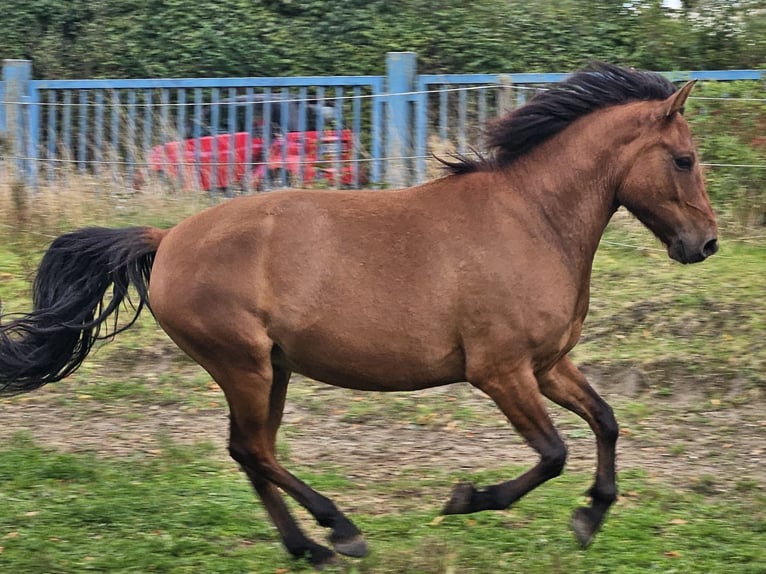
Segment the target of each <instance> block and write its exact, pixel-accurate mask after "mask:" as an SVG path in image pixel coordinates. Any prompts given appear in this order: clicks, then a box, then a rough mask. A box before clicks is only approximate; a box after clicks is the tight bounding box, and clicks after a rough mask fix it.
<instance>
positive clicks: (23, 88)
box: [3, 60, 36, 181]
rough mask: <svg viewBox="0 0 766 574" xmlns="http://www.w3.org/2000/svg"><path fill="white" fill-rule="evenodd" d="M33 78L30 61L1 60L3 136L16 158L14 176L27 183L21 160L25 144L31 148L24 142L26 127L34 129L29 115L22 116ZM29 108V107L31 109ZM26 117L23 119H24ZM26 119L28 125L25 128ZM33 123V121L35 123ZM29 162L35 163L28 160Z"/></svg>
mask: <svg viewBox="0 0 766 574" xmlns="http://www.w3.org/2000/svg"><path fill="white" fill-rule="evenodd" d="M31 79H32V62H31V61H29V60H3V87H4V89H3V98H4V100H3V109H4V112H5V122H4V123H5V126H4V127H5V130H4V133H3V135H4V136H5V137H7V138H8V139H9V140H10V144H11V150H12V152H11V153H12V155H13V157H14V158H15V160H16V161H15V164H16V177H17V178H18V179H20V180H24V181H26V180H28V177H27V176H28V175H29V174H28V171H27V166H28V165H29V164H28V163H27V162H26V161H25V160H24V158H25V157H26V156H27V152H28V151H33V152H34V150H30V149H28V147H27V145H25V142H27V141H29V148H31V147H32V143H33V142H32V137H31V135H30V136H28V137H29V140H27V138H26V137H24V136H25V131H26V129H27V128H33V127H34V128H36V126H33V125H31V124H32V123H33V122H30V121H29V120H30V118H31V114H29V115H26V114H24V106H25V104H27V102H28V101H29V90H30V88H29V82H30V80H31ZM30 107H32V106H30ZM25 115H26V118H25ZM25 119H26V120H27V121H28V122H29V124H28V125H27V126H25V125H24V124H25ZM34 123H36V122H34ZM28 161H29V162H34V160H33V158H32V157H31V156H30V157H29V160H28Z"/></svg>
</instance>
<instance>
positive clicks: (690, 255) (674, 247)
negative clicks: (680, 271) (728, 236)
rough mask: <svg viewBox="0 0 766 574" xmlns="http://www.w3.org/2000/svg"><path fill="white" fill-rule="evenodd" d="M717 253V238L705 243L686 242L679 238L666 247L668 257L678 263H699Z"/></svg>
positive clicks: (711, 238)
mask: <svg viewBox="0 0 766 574" xmlns="http://www.w3.org/2000/svg"><path fill="white" fill-rule="evenodd" d="M716 252H718V238H717V237H710V238H708V239H707V240H705V241H702V242H699V241H688V240H685V239H684V238H682V237H679V238H678V239H676V240H675V241H673V242H672V243H671V244H670V245H668V255H669V256H670V258H671V259H675V260H676V261H678V262H679V263H684V264H686V263H699V262H700V261H704V260H705V259H707V258H708V257H710V256H711V255H715V253H716Z"/></svg>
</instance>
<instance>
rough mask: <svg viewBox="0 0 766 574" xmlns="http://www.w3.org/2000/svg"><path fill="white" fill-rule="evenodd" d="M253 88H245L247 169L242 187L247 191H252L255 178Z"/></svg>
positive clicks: (243, 175)
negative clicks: (252, 182)
mask: <svg viewBox="0 0 766 574" xmlns="http://www.w3.org/2000/svg"><path fill="white" fill-rule="evenodd" d="M254 106H255V103H254V100H253V88H247V89H246V90H245V171H244V173H243V174H242V177H243V180H242V187H243V189H244V191H245V192H248V191H250V189H251V181H252V178H253V123H254V121H255V120H254V118H253V107H254Z"/></svg>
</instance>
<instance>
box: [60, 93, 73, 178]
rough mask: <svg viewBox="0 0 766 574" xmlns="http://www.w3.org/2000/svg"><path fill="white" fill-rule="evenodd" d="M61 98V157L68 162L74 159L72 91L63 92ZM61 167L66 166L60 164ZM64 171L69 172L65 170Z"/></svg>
mask: <svg viewBox="0 0 766 574" xmlns="http://www.w3.org/2000/svg"><path fill="white" fill-rule="evenodd" d="M63 96H64V98H63V102H62V106H63V107H64V109H63V110H61V116H62V117H61V124H62V125H61V128H62V130H63V131H64V146H63V149H62V152H61V156H62V159H63V160H64V162H70V161H71V160H72V158H73V157H74V154H73V153H72V91H71V90H64V94H63ZM62 167H68V166H66V165H65V164H62ZM65 171H69V170H68V169H67V170H65Z"/></svg>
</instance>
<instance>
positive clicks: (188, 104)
mask: <svg viewBox="0 0 766 574" xmlns="http://www.w3.org/2000/svg"><path fill="white" fill-rule="evenodd" d="M445 85H448V84H442V87H439V88H434V89H430V90H413V91H407V92H382V93H377V94H358V95H342V96H339V95H332V92H330V91H329V90H328V93H327V94H324V95H323V96H322V97H317V96H316V95H314V96H308V95H307V96H306V97H303V98H301V97H297V96H294V97H288V98H280V97H278V96H277V95H276V94H278V93H279V92H280V91H281V90H282V89H283V88H279V87H277V88H273V89H272V92H271V93H272V95H273V96H274V98H275V99H271V100H259V101H257V102H247V101H221V100H219V101H216V102H211V101H185V102H183V103H180V102H161V101H151V102H147V101H145V100H144V101H140V102H139V101H136V102H128V101H127V100H120V101H119V102H115V101H114V100H113V99H111V98H108V99H106V100H105V101H103V102H94V101H91V100H90V99H88V101H86V102H80V101H71V102H61V101H56V102H48V101H42V100H41V101H38V102H30V101H28V100H25V101H6V102H5V103H7V104H13V105H18V106H41V107H73V108H81V107H96V106H98V107H104V108H115V107H118V108H124V107H129V106H130V107H135V108H140V109H143V108H163V107H168V108H193V107H196V106H231V105H243V104H247V103H257V104H259V105H260V104H269V105H275V106H276V105H277V104H282V103H301V102H310V103H317V102H324V101H326V102H334V101H339V100H356V99H373V98H390V97H402V96H419V95H427V94H440V93H450V92H471V91H481V90H496V89H512V90H522V91H534V92H538V91H546V90H548V88H546V87H545V85H546V84H540V85H539V86H519V85H515V84H508V85H505V84H497V83H491V84H482V85H476V86H469V85H465V84H460V85H457V86H455V87H444V86H445ZM340 87H342V88H345V89H354V88H356V87H359V88H367V87H368V86H353V85H350V86H340ZM191 89H194V88H119V91H120V92H134V93H137V94H143V93H145V92H147V91H151V92H152V93H154V92H155V91H156V90H167V91H168V92H170V91H177V90H191ZM207 89H213V88H207ZM218 89H219V90H228V89H229V88H218ZM234 89H235V90H236V89H237V88H234ZM285 89H287V90H288V91H289V90H290V88H285ZM294 89H295V88H294V87H293V90H294ZM81 90H86V91H87V92H91V91H102V92H106V91H115V88H67V89H61V90H54V89H50V88H49V89H47V90H46V91H48V92H54V91H56V92H58V91H61V92H70V93H75V92H80V91H81ZM256 95H257V96H262V95H264V91H254V92H253V96H256ZM243 96H245V95H244V94H241V93H238V95H237V96H235V97H243ZM222 99H223V100H227V99H228V95H226V94H225V95H224V97H223V98H222ZM689 99H690V100H700V101H721V102H766V98H745V97H726V96H694V95H692V96H690V97H689Z"/></svg>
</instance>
